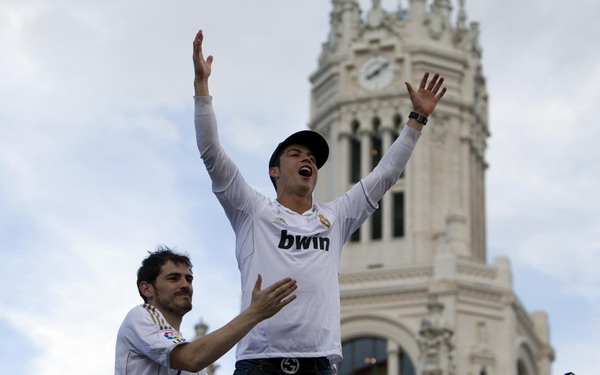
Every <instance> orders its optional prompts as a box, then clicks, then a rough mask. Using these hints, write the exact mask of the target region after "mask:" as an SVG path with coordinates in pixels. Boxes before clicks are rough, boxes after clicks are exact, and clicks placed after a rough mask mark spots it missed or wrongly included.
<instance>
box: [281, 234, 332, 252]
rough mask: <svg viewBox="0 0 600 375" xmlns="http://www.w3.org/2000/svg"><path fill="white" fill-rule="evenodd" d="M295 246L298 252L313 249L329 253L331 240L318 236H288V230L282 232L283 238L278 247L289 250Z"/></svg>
mask: <svg viewBox="0 0 600 375" xmlns="http://www.w3.org/2000/svg"><path fill="white" fill-rule="evenodd" d="M311 245H312V246H311ZM293 246H295V249H296V250H307V249H309V248H312V249H315V250H323V251H329V238H327V237H318V236H311V237H305V236H297V235H296V236H294V235H292V234H288V231H287V230H282V231H281V237H280V238H279V245H277V247H279V248H280V249H284V250H288V249H291V248H292V247H293Z"/></svg>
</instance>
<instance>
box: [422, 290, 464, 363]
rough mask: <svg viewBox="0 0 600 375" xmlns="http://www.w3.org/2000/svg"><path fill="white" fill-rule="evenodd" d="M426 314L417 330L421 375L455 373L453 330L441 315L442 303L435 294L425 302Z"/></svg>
mask: <svg viewBox="0 0 600 375" xmlns="http://www.w3.org/2000/svg"><path fill="white" fill-rule="evenodd" d="M427 309H428V310H429V313H428V316H426V317H425V318H423V319H422V320H421V329H420V330H419V336H420V337H419V340H418V342H419V349H420V356H419V365H420V366H419V368H420V371H421V372H420V374H421V375H455V363H454V358H453V354H454V345H453V343H452V336H453V334H454V331H453V330H452V329H450V325H449V324H448V322H447V321H446V320H445V319H444V317H443V316H442V311H443V310H444V305H443V304H441V303H440V302H439V301H438V300H437V298H436V297H435V296H431V297H430V299H429V303H428V304H427Z"/></svg>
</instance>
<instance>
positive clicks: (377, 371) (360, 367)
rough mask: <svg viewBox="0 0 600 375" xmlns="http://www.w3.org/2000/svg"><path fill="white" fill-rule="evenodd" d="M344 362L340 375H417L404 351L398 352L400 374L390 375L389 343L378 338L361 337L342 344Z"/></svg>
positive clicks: (340, 368) (341, 364) (340, 367)
mask: <svg viewBox="0 0 600 375" xmlns="http://www.w3.org/2000/svg"><path fill="white" fill-rule="evenodd" d="M342 354H343V356H344V360H343V361H342V362H341V363H340V366H339V372H340V375H415V369H414V366H413V363H412V361H411V360H410V358H409V357H408V356H407V355H406V353H405V352H404V351H403V350H399V352H398V363H399V366H398V374H388V351H387V341H386V340H385V339H382V338H378V337H360V338H357V339H354V340H349V341H346V342H344V343H343V344H342Z"/></svg>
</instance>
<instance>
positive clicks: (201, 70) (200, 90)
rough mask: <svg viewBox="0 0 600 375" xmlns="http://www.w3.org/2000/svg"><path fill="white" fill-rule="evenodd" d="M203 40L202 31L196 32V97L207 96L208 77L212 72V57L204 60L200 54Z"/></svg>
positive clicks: (194, 58)
mask: <svg viewBox="0 0 600 375" xmlns="http://www.w3.org/2000/svg"><path fill="white" fill-rule="evenodd" d="M203 40H204V34H202V30H200V31H198V33H197V34H196V38H194V55H193V56H192V59H193V60H194V73H195V75H194V93H195V95H196V96H209V92H208V77H209V76H210V73H211V70H212V62H213V57H212V56H208V58H206V59H204V55H203V54H202V41H203Z"/></svg>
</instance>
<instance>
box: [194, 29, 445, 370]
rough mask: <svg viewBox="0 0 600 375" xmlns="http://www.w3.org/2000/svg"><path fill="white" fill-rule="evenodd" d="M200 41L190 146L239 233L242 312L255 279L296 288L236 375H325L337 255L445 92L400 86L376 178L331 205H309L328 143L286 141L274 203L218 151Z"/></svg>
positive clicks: (331, 346)
mask: <svg viewBox="0 0 600 375" xmlns="http://www.w3.org/2000/svg"><path fill="white" fill-rule="evenodd" d="M202 42H203V34H202V31H199V32H198V34H197V35H196V38H195V39H194V42H193V47H194V48H193V49H194V52H193V61H194V69H195V77H194V90H195V97H194V101H195V127H196V138H197V143H198V149H199V150H200V155H201V157H202V160H203V161H204V164H205V166H206V169H207V171H208V173H209V175H210V178H211V180H212V190H213V192H214V193H215V195H216V196H217V199H218V200H219V202H220V203H221V205H222V206H223V209H224V210H225V214H226V215H227V217H228V218H229V220H230V222H231V225H232V227H233V230H234V232H235V234H236V257H237V262H238V267H239V269H240V272H241V277H242V308H244V307H246V306H248V305H249V304H250V301H251V295H252V293H251V291H252V275H255V274H256V273H258V272H260V273H262V274H263V275H265V281H267V280H268V281H270V282H271V281H273V280H277V279H278V278H281V277H282V276H283V275H290V277H292V278H293V279H295V280H297V281H298V285H299V288H298V290H297V297H298V298H297V300H296V302H295V303H294V304H293V306H289V307H288V308H286V309H285V310H283V311H281V313H279V314H277V315H276V316H274V317H273V318H271V319H269V320H266V321H263V322H261V323H259V324H258V325H256V327H254V328H253V329H252V330H251V331H250V333H249V334H248V335H247V336H245V337H244V338H243V339H242V340H241V341H240V342H239V344H238V346H237V362H236V371H235V374H236V375H243V374H248V373H252V374H257V373H268V374H282V375H283V374H288V375H289V374H320V375H328V374H331V373H332V368H331V364H336V363H339V362H340V361H341V359H342V350H341V342H340V294H339V284H338V272H339V264H340V256H341V251H342V246H343V245H344V243H345V242H346V241H347V240H348V239H349V238H350V236H351V235H352V233H353V232H354V231H356V230H357V229H358V228H359V227H360V225H361V224H362V223H363V222H364V221H365V220H366V219H367V218H368V217H369V215H371V214H372V213H373V212H374V211H375V210H376V209H377V202H379V200H380V199H381V198H382V197H383V195H384V193H385V192H386V191H387V190H388V189H389V188H390V187H391V186H392V185H393V184H394V183H395V182H396V180H397V179H398V178H399V177H400V174H401V173H402V170H403V169H404V167H405V165H406V163H407V161H408V159H409V157H410V155H411V153H412V151H413V149H414V147H415V145H416V143H417V140H418V139H419V136H420V134H421V130H422V129H423V126H424V125H425V123H426V122H427V117H429V116H430V115H431V113H432V112H433V111H434V109H435V107H436V105H437V103H438V102H439V101H440V99H441V98H442V97H443V96H444V93H445V92H446V89H445V88H442V84H443V81H444V79H443V78H441V77H439V75H438V74H435V75H434V76H433V78H432V79H431V80H429V73H426V74H425V75H424V76H423V78H422V80H421V83H420V85H419V88H418V90H416V91H415V90H414V89H413V87H412V86H411V85H410V83H408V82H407V83H406V88H407V90H408V93H409V96H410V100H411V103H412V106H413V112H411V115H410V116H409V120H408V123H407V126H404V128H403V129H402V132H401V134H400V135H399V136H398V138H397V140H396V141H395V142H394V143H393V144H392V146H391V147H390V149H389V150H388V151H387V152H386V154H385V155H384V156H383V158H382V159H381V161H380V162H379V164H378V165H377V166H376V167H375V168H374V170H373V171H372V172H371V173H370V174H369V175H367V176H366V177H364V178H363V179H362V180H360V181H359V182H358V183H357V184H356V185H354V186H353V187H352V188H351V189H350V190H348V191H347V192H346V193H345V194H344V195H342V196H340V197H338V198H336V199H335V200H333V201H331V202H326V203H323V202H314V201H313V196H312V194H313V191H314V189H315V186H316V183H317V175H318V170H319V168H320V167H321V166H323V164H325V162H326V160H327V156H328V154H329V148H328V145H327V142H326V141H325V139H324V138H323V137H322V136H321V135H320V134H318V133H317V132H314V131H310V130H302V131H299V132H297V133H294V134H292V135H290V136H289V137H288V138H286V139H285V140H284V141H283V142H281V143H280V144H279V145H278V146H277V147H276V148H275V150H274V152H273V154H272V156H271V158H270V160H269V165H268V167H269V168H268V173H269V176H270V178H271V181H272V182H273V185H274V187H275V190H276V193H277V199H276V200H271V199H269V198H267V197H265V196H264V195H262V194H260V193H258V192H257V191H256V190H254V189H253V188H252V187H250V186H249V185H248V184H247V183H246V182H245V181H244V178H243V177H242V175H241V173H240V171H239V170H238V169H237V167H236V165H235V164H234V163H233V162H232V161H231V160H230V159H229V157H228V156H227V155H226V153H225V151H224V150H223V148H222V147H221V145H220V143H219V137H218V132H217V122H216V118H215V114H214V112H213V109H212V97H211V96H210V94H209V89H208V78H209V76H210V74H211V67H212V63H213V57H212V56H208V57H207V58H204V54H203V52H202ZM267 271H268V273H267ZM267 275H268V277H267Z"/></svg>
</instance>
